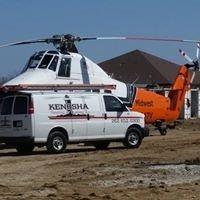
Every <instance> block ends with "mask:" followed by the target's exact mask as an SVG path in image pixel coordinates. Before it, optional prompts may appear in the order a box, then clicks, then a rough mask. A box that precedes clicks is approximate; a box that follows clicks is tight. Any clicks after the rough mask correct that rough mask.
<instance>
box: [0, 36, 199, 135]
mask: <svg viewBox="0 0 200 200" xmlns="http://www.w3.org/2000/svg"><path fill="white" fill-rule="evenodd" d="M88 40H146V41H149V40H150V41H161V42H162V41H163V42H186V43H197V55H196V60H195V61H194V60H192V59H191V58H190V57H189V56H188V55H187V54H186V53H185V52H183V51H182V50H180V53H181V55H183V56H184V58H185V59H186V60H187V61H188V64H185V65H182V66H180V69H179V72H178V75H177V77H176V78H175V81H174V83H173V85H172V87H171V89H170V91H169V94H168V96H167V97H165V96H163V95H161V94H157V93H156V92H153V91H148V90H145V89H141V88H137V87H136V86H135V85H134V83H133V84H126V83H124V82H121V81H118V80H116V79H113V78H112V77H111V76H109V75H108V74H107V73H106V72H105V71H103V69H102V68H101V67H100V66H98V65H97V64H96V63H94V62H93V61H92V60H90V59H89V58H87V57H86V56H84V55H82V54H80V53H79V52H78V49H77V47H76V45H75V43H76V42H81V41H88ZM34 43H47V44H53V45H54V47H55V48H56V50H47V51H39V52H36V53H34V54H33V55H32V56H31V57H30V58H29V60H28V62H27V64H26V65H25V67H24V69H23V70H22V72H21V74H20V75H18V76H16V77H15V78H13V79H11V80H10V81H8V82H6V83H5V84H4V85H3V87H4V88H5V87H8V86H17V85H38V84H40V85H41V84H43V85H49V84H54V85H62V84H69V85H76V84H83V85H90V84H105V85H106V84H107V85H109V84H112V85H115V86H116V87H115V88H114V89H111V92H112V93H113V94H115V95H116V96H118V97H119V98H120V99H121V100H122V101H123V103H125V104H126V105H127V106H128V107H129V108H130V109H131V110H133V111H138V112H141V113H144V114H145V121H146V123H147V124H153V125H154V126H155V127H156V128H157V129H158V130H159V132H160V133H161V135H165V134H166V132H167V126H166V125H165V124H167V123H170V122H174V121H175V120H176V119H177V118H178V117H179V114H180V112H181V107H182V105H183V102H184V99H185V93H186V91H187V90H188V89H189V87H190V84H191V83H192V81H193V79H194V76H195V72H196V71H197V70H199V62H198V60H199V51H200V45H199V41H197V40H182V39H181V40H180V39H168V38H150V37H79V36H74V35H71V34H63V35H54V36H52V37H49V38H44V39H35V40H25V41H20V42H14V43H9V44H4V45H0V48H3V47H9V46H18V45H26V44H34ZM144 102H147V103H144Z"/></svg>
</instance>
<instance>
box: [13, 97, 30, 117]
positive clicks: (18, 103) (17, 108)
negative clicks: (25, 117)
mask: <svg viewBox="0 0 200 200" xmlns="http://www.w3.org/2000/svg"><path fill="white" fill-rule="evenodd" d="M27 100H28V99H27V97H23V96H21V97H20V96H18V97H16V98H15V103H14V114H27V108H28V102H27Z"/></svg>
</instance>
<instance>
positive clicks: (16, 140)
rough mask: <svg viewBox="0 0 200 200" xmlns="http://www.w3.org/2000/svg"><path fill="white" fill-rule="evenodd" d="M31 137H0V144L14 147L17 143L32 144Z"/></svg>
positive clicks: (32, 139)
mask: <svg viewBox="0 0 200 200" xmlns="http://www.w3.org/2000/svg"><path fill="white" fill-rule="evenodd" d="M33 142H34V138H33V137H0V143H5V144H7V145H16V144H19V143H33Z"/></svg>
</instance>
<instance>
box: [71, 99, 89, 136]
mask: <svg viewBox="0 0 200 200" xmlns="http://www.w3.org/2000/svg"><path fill="white" fill-rule="evenodd" d="M70 104H71V105H70V107H71V111H70V112H71V119H72V138H73V140H76V139H77V140H79V139H86V135H87V113H86V110H85V103H84V101H83V97H82V96H77V95H74V96H73V97H71V98H70Z"/></svg>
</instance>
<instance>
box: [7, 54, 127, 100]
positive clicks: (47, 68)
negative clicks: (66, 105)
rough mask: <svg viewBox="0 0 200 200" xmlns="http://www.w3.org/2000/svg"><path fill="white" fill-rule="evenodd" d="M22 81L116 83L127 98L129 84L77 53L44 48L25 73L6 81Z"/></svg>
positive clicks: (34, 82) (38, 82)
mask: <svg viewBox="0 0 200 200" xmlns="http://www.w3.org/2000/svg"><path fill="white" fill-rule="evenodd" d="M20 84H113V85H116V89H115V90H113V91H112V93H113V94H115V95H117V96H118V97H122V98H127V85H126V84H125V83H123V82H120V81H118V80H115V79H113V78H111V77H110V76H109V75H108V74H106V72H104V71H103V70H102V69H101V68H100V67H99V66H98V65H97V64H96V63H94V62H93V61H91V60H90V59H88V58H86V57H85V56H83V55H81V54H78V53H68V54H61V53H59V52H57V51H45V52H38V53H36V54H34V55H33V56H32V57H31V58H30V60H29V62H28V63H27V65H26V67H25V69H24V70H23V71H22V73H21V74H20V75H19V76H17V77H15V78H13V79H12V80H10V81H8V82H6V83H5V84H4V86H6V85H20Z"/></svg>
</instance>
